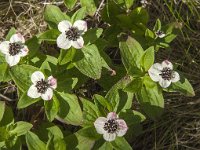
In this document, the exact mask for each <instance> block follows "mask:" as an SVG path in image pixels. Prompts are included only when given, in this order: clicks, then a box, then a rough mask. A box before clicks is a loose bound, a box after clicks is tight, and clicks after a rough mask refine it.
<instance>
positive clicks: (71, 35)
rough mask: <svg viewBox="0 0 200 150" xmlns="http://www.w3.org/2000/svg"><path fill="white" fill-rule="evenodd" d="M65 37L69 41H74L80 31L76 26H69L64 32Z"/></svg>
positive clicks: (79, 34)
mask: <svg viewBox="0 0 200 150" xmlns="http://www.w3.org/2000/svg"><path fill="white" fill-rule="evenodd" d="M65 34H66V38H67V39H69V40H70V41H76V40H77V39H78V38H79V37H80V36H81V33H80V31H79V30H78V28H75V27H71V28H70V29H69V30H68V31H66V32H65Z"/></svg>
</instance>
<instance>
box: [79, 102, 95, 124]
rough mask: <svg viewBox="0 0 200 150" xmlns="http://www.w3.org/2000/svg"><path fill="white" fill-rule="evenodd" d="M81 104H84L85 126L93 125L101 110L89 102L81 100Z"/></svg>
mask: <svg viewBox="0 0 200 150" xmlns="http://www.w3.org/2000/svg"><path fill="white" fill-rule="evenodd" d="M81 102H82V103H83V119H84V125H89V126H91V125H93V123H94V121H95V120H96V119H97V118H98V116H99V110H98V108H97V106H96V105H94V104H93V103H92V102H90V101H89V100H86V99H84V98H81Z"/></svg>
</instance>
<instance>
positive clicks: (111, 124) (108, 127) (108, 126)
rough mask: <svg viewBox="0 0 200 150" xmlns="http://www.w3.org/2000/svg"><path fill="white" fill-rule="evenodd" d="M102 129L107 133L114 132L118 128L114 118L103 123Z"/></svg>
mask: <svg viewBox="0 0 200 150" xmlns="http://www.w3.org/2000/svg"><path fill="white" fill-rule="evenodd" d="M103 128H104V130H105V131H107V132H108V133H115V132H116V131H117V130H118V128H119V124H118V123H117V121H116V119H109V120H108V121H107V122H106V123H105V124H104V127H103Z"/></svg>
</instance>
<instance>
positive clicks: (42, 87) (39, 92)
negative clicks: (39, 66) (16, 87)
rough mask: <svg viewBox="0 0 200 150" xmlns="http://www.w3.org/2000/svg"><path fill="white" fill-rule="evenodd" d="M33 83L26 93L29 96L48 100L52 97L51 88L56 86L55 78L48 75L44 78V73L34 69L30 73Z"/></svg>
mask: <svg viewBox="0 0 200 150" xmlns="http://www.w3.org/2000/svg"><path fill="white" fill-rule="evenodd" d="M31 81H32V83H33V85H31V87H30V88H29V90H28V93H27V95H28V96H29V97H31V98H39V97H40V96H41V98H42V99H43V100H50V99H51V98H52V97H53V90H54V89H56V87H57V80H56V79H55V78H54V77H53V76H50V77H48V78H47V79H46V80H45V77H44V74H43V73H42V72H40V71H36V72H34V73H33V74H32V75H31Z"/></svg>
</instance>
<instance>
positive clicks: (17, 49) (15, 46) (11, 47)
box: [9, 43, 23, 56]
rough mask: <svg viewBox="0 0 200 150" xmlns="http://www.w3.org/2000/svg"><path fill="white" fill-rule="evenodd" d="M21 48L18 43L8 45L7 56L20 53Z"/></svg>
mask: <svg viewBox="0 0 200 150" xmlns="http://www.w3.org/2000/svg"><path fill="white" fill-rule="evenodd" d="M22 48H23V45H22V44H20V43H9V54H10V55H11V56H15V55H17V54H18V53H19V52H21V49H22Z"/></svg>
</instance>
